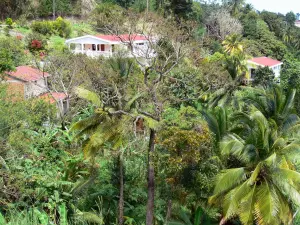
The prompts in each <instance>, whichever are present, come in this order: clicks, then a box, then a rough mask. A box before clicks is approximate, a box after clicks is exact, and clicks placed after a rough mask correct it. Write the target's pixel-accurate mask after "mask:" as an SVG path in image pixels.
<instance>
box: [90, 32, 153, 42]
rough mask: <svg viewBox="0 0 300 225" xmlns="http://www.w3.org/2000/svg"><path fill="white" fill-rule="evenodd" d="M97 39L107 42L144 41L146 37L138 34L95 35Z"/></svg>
mask: <svg viewBox="0 0 300 225" xmlns="http://www.w3.org/2000/svg"><path fill="white" fill-rule="evenodd" d="M95 36H96V37H97V38H101V39H104V40H107V41H117V42H121V41H146V40H148V39H147V37H146V36H144V35H140V34H121V35H101V34H99V35H95Z"/></svg>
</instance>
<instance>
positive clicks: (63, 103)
mask: <svg viewBox="0 0 300 225" xmlns="http://www.w3.org/2000/svg"><path fill="white" fill-rule="evenodd" d="M39 98H40V99H41V100H43V101H45V102H47V103H49V104H56V106H57V108H58V109H59V111H60V113H61V114H65V113H67V112H68V110H69V98H68V95H66V94H65V93H63V92H47V93H44V94H42V95H40V96H39ZM58 116H59V115H58Z"/></svg>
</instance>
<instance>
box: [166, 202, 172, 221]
mask: <svg viewBox="0 0 300 225" xmlns="http://www.w3.org/2000/svg"><path fill="white" fill-rule="evenodd" d="M171 214H172V199H169V200H168V204H167V214H166V224H167V223H168V221H169V220H170V218H171Z"/></svg>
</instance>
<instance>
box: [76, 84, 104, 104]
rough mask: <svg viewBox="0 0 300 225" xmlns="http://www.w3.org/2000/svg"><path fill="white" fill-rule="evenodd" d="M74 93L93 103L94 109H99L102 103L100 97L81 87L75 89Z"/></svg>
mask: <svg viewBox="0 0 300 225" xmlns="http://www.w3.org/2000/svg"><path fill="white" fill-rule="evenodd" d="M75 93H76V94H77V95H78V96H79V97H80V98H82V99H85V100H87V101H89V102H91V103H93V104H94V105H95V106H96V107H99V108H101V107H102V102H101V99H100V97H99V96H98V95H97V94H96V93H95V92H92V91H89V90H87V89H84V88H82V87H77V88H75Z"/></svg>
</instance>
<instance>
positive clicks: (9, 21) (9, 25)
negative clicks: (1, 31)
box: [5, 18, 14, 28]
mask: <svg viewBox="0 0 300 225" xmlns="http://www.w3.org/2000/svg"><path fill="white" fill-rule="evenodd" d="M13 23H14V22H13V20H12V18H6V20H5V24H6V25H7V26H8V27H9V28H12V25H13Z"/></svg>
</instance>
